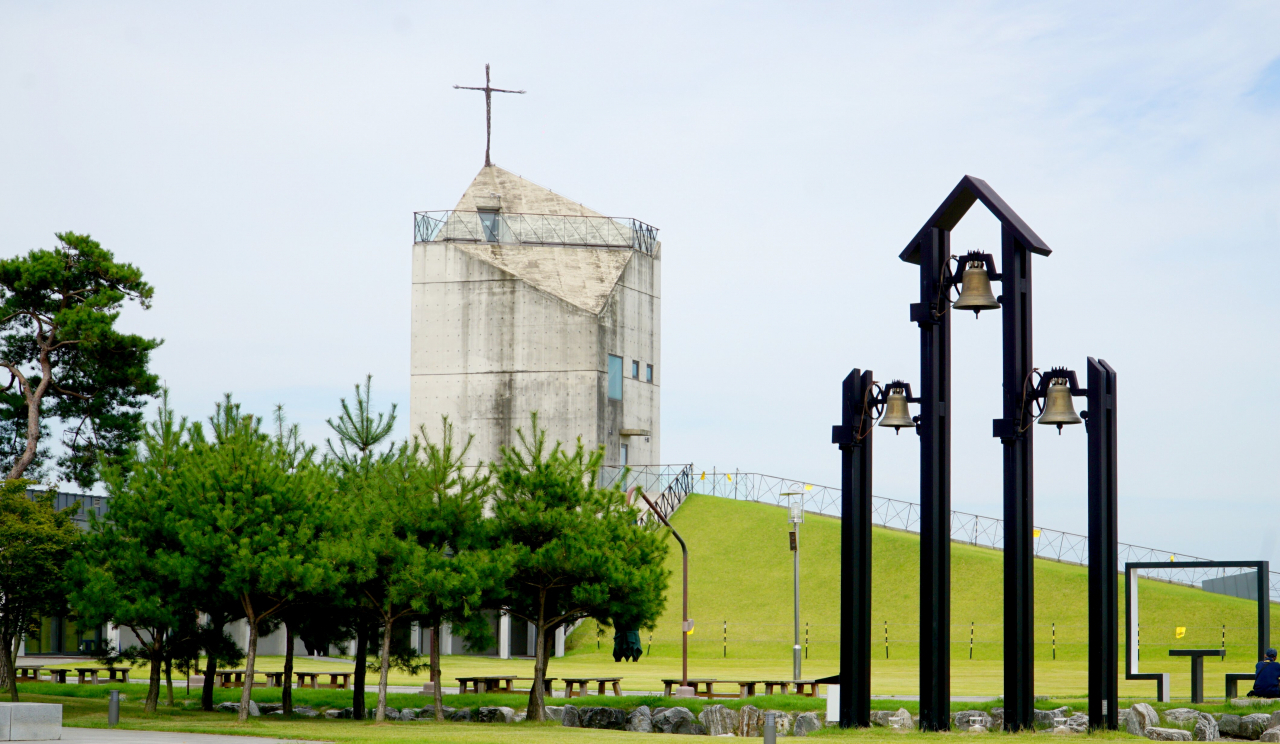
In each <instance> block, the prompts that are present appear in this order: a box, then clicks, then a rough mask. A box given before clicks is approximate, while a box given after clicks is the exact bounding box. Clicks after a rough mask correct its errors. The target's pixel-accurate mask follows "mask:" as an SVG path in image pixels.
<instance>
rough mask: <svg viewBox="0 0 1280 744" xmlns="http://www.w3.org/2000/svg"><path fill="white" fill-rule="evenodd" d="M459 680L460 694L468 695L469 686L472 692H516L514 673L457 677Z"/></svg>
mask: <svg viewBox="0 0 1280 744" xmlns="http://www.w3.org/2000/svg"><path fill="white" fill-rule="evenodd" d="M454 679H456V680H458V694H459V695H466V694H467V688H468V687H469V688H471V692H474V693H476V694H483V693H486V692H515V686H514V683H515V680H516V676H515V675H514V674H512V675H509V676H508V675H500V676H494V675H484V676H480V677H455V678H454Z"/></svg>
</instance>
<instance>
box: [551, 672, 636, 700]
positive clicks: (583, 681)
mask: <svg viewBox="0 0 1280 744" xmlns="http://www.w3.org/2000/svg"><path fill="white" fill-rule="evenodd" d="M589 682H595V683H597V684H598V686H599V687H598V690H599V691H598V692H597V693H596V694H597V695H603V694H605V692H604V690H605V685H612V687H613V694H614V695H615V696H617V697H621V696H622V688H621V683H622V677H565V678H564V696H565V697H567V698H572V697H583V696H584V695H586V694H587V683H589ZM575 685H576V686H577V688H578V690H577V692H574V689H573V688H574V686H575Z"/></svg>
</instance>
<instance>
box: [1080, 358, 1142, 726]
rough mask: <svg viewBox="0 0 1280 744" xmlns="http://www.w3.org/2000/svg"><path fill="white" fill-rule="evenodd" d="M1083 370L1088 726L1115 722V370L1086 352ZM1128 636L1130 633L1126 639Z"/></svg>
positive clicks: (1117, 657) (1117, 550)
mask: <svg viewBox="0 0 1280 744" xmlns="http://www.w3.org/2000/svg"><path fill="white" fill-rule="evenodd" d="M1087 366H1088V369H1087V371H1086V373H1085V375H1086V376H1085V384H1086V386H1087V391H1086V394H1087V400H1088V403H1087V404H1086V405H1087V407H1088V416H1087V418H1086V420H1085V431H1086V432H1087V434H1088V437H1089V443H1088V449H1089V728H1091V729H1113V730H1114V729H1116V728H1118V727H1119V723H1120V719H1119V711H1118V710H1116V706H1117V703H1118V701H1117V698H1118V697H1119V694H1118V693H1119V680H1118V678H1117V675H1118V671H1117V670H1118V668H1119V663H1120V644H1119V631H1118V630H1117V628H1118V626H1119V624H1120V618H1119V615H1118V612H1119V610H1118V607H1117V602H1118V599H1119V596H1118V595H1119V580H1118V577H1117V575H1116V570H1117V568H1118V564H1119V562H1120V548H1119V530H1118V524H1119V514H1118V511H1117V502H1116V495H1117V493H1116V485H1117V478H1116V373H1115V370H1113V369H1111V367H1110V366H1109V365H1108V364H1107V363H1106V362H1105V361H1102V360H1097V359H1094V358H1093V357H1089V361H1088V365H1087ZM1130 640H1133V639H1130Z"/></svg>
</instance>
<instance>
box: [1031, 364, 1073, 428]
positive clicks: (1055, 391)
mask: <svg viewBox="0 0 1280 744" xmlns="http://www.w3.org/2000/svg"><path fill="white" fill-rule="evenodd" d="M1044 379H1045V380H1047V381H1048V384H1047V385H1044V388H1045V390H1044V413H1042V414H1040V421H1039V423H1041V424H1044V425H1046V426H1057V427H1058V434H1059V435H1061V434H1062V427H1064V426H1070V425H1072V424H1083V423H1084V419H1082V418H1080V416H1079V415H1077V414H1076V405H1075V401H1074V400H1072V392H1073V389H1074V388H1077V387H1078V386H1077V385H1076V384H1075V373H1074V372H1072V371H1070V370H1068V369H1067V368H1065V367H1054V368H1053V369H1051V370H1049V374H1047V375H1044ZM1043 384H1044V383H1042V385H1043ZM1076 392H1078V390H1076Z"/></svg>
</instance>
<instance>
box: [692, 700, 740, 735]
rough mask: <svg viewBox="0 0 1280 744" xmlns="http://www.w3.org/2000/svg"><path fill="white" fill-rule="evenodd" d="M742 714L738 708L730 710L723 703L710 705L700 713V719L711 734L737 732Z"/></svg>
mask: <svg viewBox="0 0 1280 744" xmlns="http://www.w3.org/2000/svg"><path fill="white" fill-rule="evenodd" d="M740 718H741V716H740V715H739V713H738V711H736V710H729V709H728V708H726V707H724V706H723V705H708V706H706V707H705V708H703V709H702V712H701V713H699V714H698V721H699V722H700V723H701V724H702V725H703V726H706V727H707V733H708V734H709V735H711V736H724V735H725V734H737V733H738V723H739V720H740Z"/></svg>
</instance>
